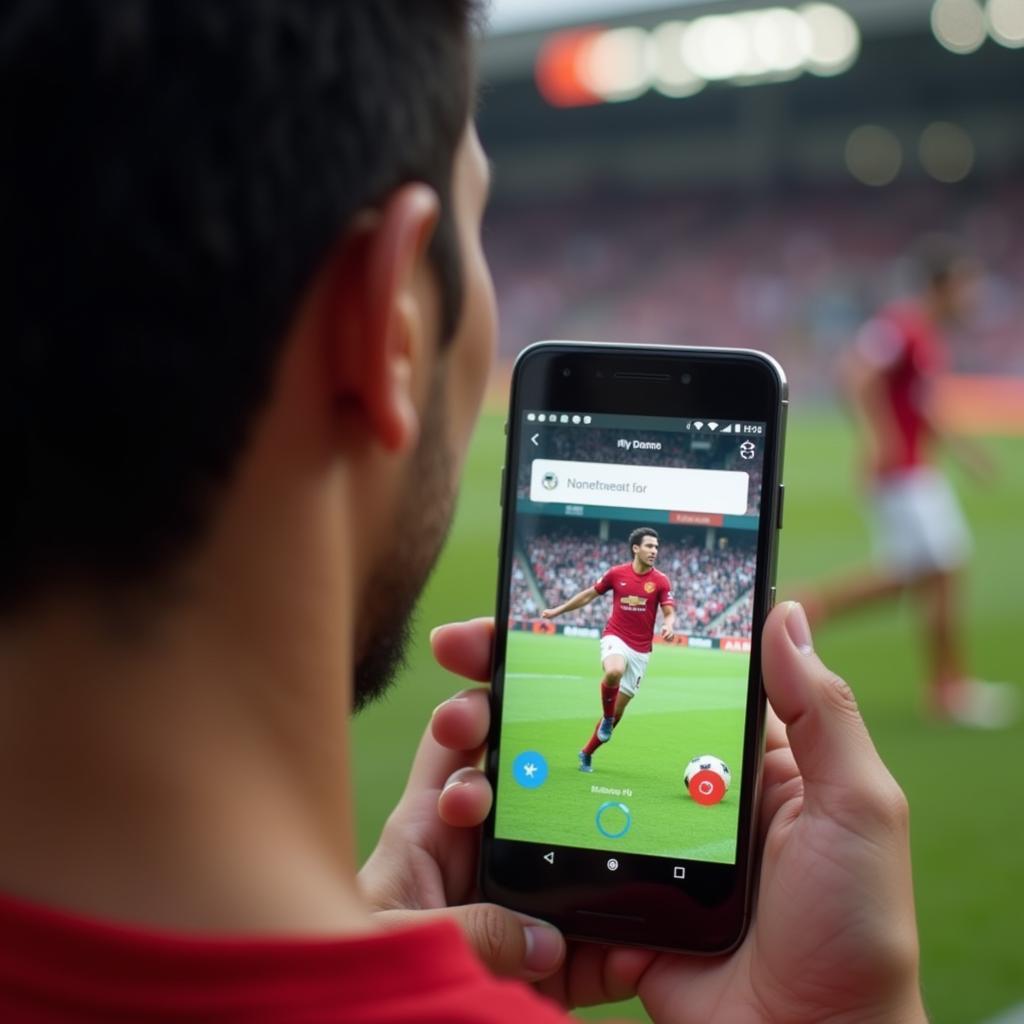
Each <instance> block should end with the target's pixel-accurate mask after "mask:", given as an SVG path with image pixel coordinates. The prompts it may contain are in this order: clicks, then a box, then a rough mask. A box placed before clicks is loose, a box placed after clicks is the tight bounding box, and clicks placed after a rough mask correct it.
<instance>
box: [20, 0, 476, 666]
mask: <svg viewBox="0 0 1024 1024" xmlns="http://www.w3.org/2000/svg"><path fill="white" fill-rule="evenodd" d="M472 8H473V4H472V3H471V0H422V2H417V3H415V4H408V3H404V2H402V0H348V2H345V3H338V2H336V0H265V2H263V3H260V4H237V3H234V2H233V0H178V2H175V3H165V4H152V3H148V2H145V0H74V2H71V0H67V2H61V0H38V2H34V3H32V2H27V0H26V2H23V3H17V4H14V5H8V6H7V7H6V8H5V13H4V14H2V15H0V39H2V44H0V119H2V121H3V123H4V126H5V132H6V138H5V146H4V153H3V156H2V157H0V223H2V225H3V231H2V232H0V246H3V247H4V250H5V251H4V253H3V256H4V259H3V263H4V266H5V268H6V270H5V273H4V275H2V277H0V281H2V283H0V297H2V305H3V309H4V310H5V314H6V323H5V325H4V327H5V329H4V334H3V340H2V341H0V352H2V362H3V366H2V372H0V439H2V440H0V458H2V460H3V464H4V466H5V474H6V478H7V483H8V493H9V494H13V496H14V497H13V500H11V499H9V500H8V501H7V502H5V503H4V507H3V511H2V512H0V610H2V611H5V612H10V611H13V610H17V609H23V608H25V607H27V606H29V605H30V604H31V603H32V602H33V601H34V600H37V599H40V598H45V597H46V596H47V595H49V594H50V593H53V592H55V591H61V590H65V589H68V590H76V591H80V590H83V589H84V590H86V591H89V592H93V593H95V594H96V595H98V596H100V597H104V596H106V595H115V596H116V595H119V594H124V593H126V592H134V591H138V590H142V591H146V590H147V589H152V588H154V587H155V585H156V584H158V583H160V582H161V581H165V580H166V579H167V578H168V577H169V576H173V573H174V571H175V569H176V567H177V566H179V565H180V564H181V563H182V561H184V560H187V558H188V556H189V554H190V552H192V551H194V550H195V549H196V548H197V547H198V546H200V545H201V544H202V542H203V540H204V537H206V536H207V535H208V533H209V531H210V529H211V526H212V524H213V522H214V521H215V520H216V518H217V513H218V510H219V506H220V502H221V500H222V498H223V495H224V494H225V493H226V492H227V491H229V490H230V488H231V487H232V485H233V483H234V481H235V479H236V477H237V475H238V473H239V466H240V464H241V462H242V460H243V456H244V455H245V452H246V450H247V446H248V445H249V444H250V442H251V439H252V436H253V433H254V431H255V429H256V425H257V423H258V422H259V420H260V418H261V416H262V415H263V414H264V413H265V410H266V409H267V407H268V406H269V405H271V404H272V403H273V402H274V401H275V388H276V387H277V377H278V374H279V372H280V368H281V365H282V361H283V359H284V356H285V353H286V349H287V347H288V343H289V339H290V338H291V337H292V336H293V334H294V332H295V329H296V321H297V319H298V318H300V317H301V316H302V315H303V313H304V310H306V309H307V307H309V306H310V303H309V302H308V298H309V296H310V294H311V293H313V292H316V294H317V295H318V296H319V298H318V299H317V302H316V304H315V305H316V317H317V318H318V319H317V320H316V323H315V324H314V325H313V328H314V330H315V331H317V332H319V335H324V336H327V335H330V337H327V340H326V341H325V342H324V346H323V347H324V349H325V351H326V350H329V352H328V356H327V360H326V361H325V367H324V368H325V371H326V377H328V378H330V379H329V380H328V382H327V385H326V386H329V387H331V388H333V389H334V395H333V398H334V400H335V402H336V407H337V410H338V424H339V435H341V436H339V440H338V448H339V451H343V450H344V449H345V446H346V444H348V439H349V438H351V437H353V436H354V435H356V434H358V433H359V432H360V431H362V432H363V434H360V436H363V435H364V434H365V438H366V439H368V442H369V443H370V444H371V445H372V446H375V447H376V448H379V449H380V450H381V451H383V452H397V453H399V454H400V455H401V456H402V458H400V459H399V460H398V461H399V463H400V467H399V468H400V469H401V473H400V474H399V475H400V476H401V477H402V479H403V480H404V483H401V481H400V485H396V494H398V497H397V498H396V500H395V501H394V502H392V505H393V506H394V507H393V508H392V509H391V515H390V517H391V518H393V519H394V520H395V521H396V522H401V523H402V531H401V532H402V533H403V534H404V535H406V536H408V537H409V541H408V547H409V550H408V551H406V552H402V553H398V554H397V556H396V554H395V553H393V555H392V558H393V560H394V561H398V562H400V564H401V569H402V572H401V576H400V578H396V579H389V578H386V577H385V578H383V579H379V580H378V588H377V590H378V592H379V593H381V594H382V595H383V594H386V593H387V591H388V590H389V589H390V590H392V591H394V590H395V588H396V587H397V588H398V590H399V591H401V592H396V593H393V594H392V595H391V596H392V600H390V601H388V602H387V605H388V613H387V616H386V621H387V622H388V623H391V624H398V625H400V623H399V622H398V620H399V618H400V617H401V616H400V615H396V614H395V613H396V610H397V611H398V612H402V611H403V610H404V611H405V612H407V610H408V607H411V604H412V600H413V599H414V597H415V593H416V592H418V589H419V587H420V586H421V585H422V581H423V578H425V576H426V573H427V572H428V571H429V567H430V565H431V564H432V562H433V559H434V557H435V555H436V552H437V549H438V547H439V546H440V543H441V540H442V538H443V535H444V530H445V528H446V525H447V519H448V516H449V514H450V507H451V496H452V492H453V489H454V479H453V477H454V474H455V472H456V471H457V468H458V465H459V463H460V461H461V449H462V447H463V446H464V444H465V440H464V438H465V435H466V434H467V433H468V429H469V425H470V423H471V421H472V419H473V417H474V416H475V411H476V405H477V402H478V399H479V389H480V387H481V381H482V376H483V373H484V371H485V369H486V365H487V363H488V361H489V356H490V347H491V343H492V335H493V331H494V326H493V311H492V309H491V301H492V300H491V293H490V280H489V277H488V275H487V270H486V264H485V262H484V260H483V256H482V254H481V252H480V248H479V239H478V237H477V232H478V228H479V217H480V213H481V209H482V203H483V193H484V190H485V188H484V178H485V177H486V171H485V166H484V163H483V158H482V154H481V152H480V150H479V145H478V143H477V142H476V139H475V135H474V134H473V133H472V130H471V128H469V127H468V117H469V113H470V106H471V97H472V59H471V38H470V37H471V20H472V14H473V10H472ZM425 267H426V268H429V274H426V273H425V272H424V269H423V268H425ZM428 278H429V279H428ZM325 311H326V312H325ZM332 312H333V316H334V321H331V320H330V318H329V317H328V313H332ZM410 324H413V325H415V327H410ZM332 332H333V334H332ZM396 353H397V354H396ZM407 357H408V358H407ZM406 367H412V369H409V370H408V371H407V369H406ZM332 375H333V376H332ZM424 376H429V378H430V381H429V388H430V391H429V395H428V396H426V397H424V398H420V399H417V400H416V401H414V400H413V399H415V398H416V396H415V395H414V396H413V398H409V397H408V394H407V393H411V391H412V390H413V388H412V385H411V384H410V382H409V381H410V379H412V378H415V379H416V380H418V379H419V377H424ZM407 378H409V379H407ZM410 409H411V411H410ZM348 426H352V429H351V430H349V429H347V427H348ZM396 472H397V471H396ZM387 525H390V524H387ZM410 527H412V528H410ZM397 576H398V573H397V570H396V577H397ZM382 600H383V598H382ZM374 618H376V620H377V621H376V622H375V621H373V620H374ZM384 618H385V616H384V613H383V612H381V611H380V610H379V609H375V608H373V607H371V608H370V609H369V610H368V611H367V613H366V614H362V613H361V614H360V616H359V620H360V621H359V623H358V626H357V632H356V635H357V641H358V647H357V653H358V654H366V653H367V652H369V651H371V650H373V651H377V652H378V654H379V652H380V651H381V650H384V649H385V648H387V647H388V644H386V643H380V642H378V634H379V633H380V632H381V630H380V625H381V620H383V619H384ZM389 631H390V632H391V633H395V632H396V629H394V628H392V629H390V630H389ZM401 632H402V630H401V629H397V633H398V634H401ZM393 660H394V657H393V656H392V658H391V661H393Z"/></svg>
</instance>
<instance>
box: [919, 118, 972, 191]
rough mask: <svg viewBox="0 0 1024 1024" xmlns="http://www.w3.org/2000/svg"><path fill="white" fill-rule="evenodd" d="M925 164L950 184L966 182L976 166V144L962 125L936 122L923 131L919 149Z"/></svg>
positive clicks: (935, 176) (932, 174)
mask: <svg viewBox="0 0 1024 1024" xmlns="http://www.w3.org/2000/svg"><path fill="white" fill-rule="evenodd" d="M917 153H918V157H919V158H920V160H921V166H922V167H923V168H924V169H925V170H926V171H927V172H928V173H929V174H930V175H931V176H932V177H933V178H934V179H935V180H936V181H942V182H945V183H947V184H952V183H954V182H957V181H963V179H964V178H966V177H967V175H968V174H970V173H971V168H972V167H973V166H974V143H973V142H972V141H971V137H970V135H968V134H967V132H966V131H965V130H964V129H963V128H961V127H960V125H958V124H953V123H951V122H949V121H933V122H932V123H931V124H930V125H928V127H927V128H925V130H924V131H923V132H922V133H921V139H920V141H919V143H918V148H917Z"/></svg>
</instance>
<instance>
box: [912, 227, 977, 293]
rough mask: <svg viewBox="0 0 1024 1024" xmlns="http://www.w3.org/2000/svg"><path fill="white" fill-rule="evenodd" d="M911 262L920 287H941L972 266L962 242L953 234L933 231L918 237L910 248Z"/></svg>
mask: <svg viewBox="0 0 1024 1024" xmlns="http://www.w3.org/2000/svg"><path fill="white" fill-rule="evenodd" d="M910 257H911V262H912V264H913V269H914V273H915V274H916V277H917V281H918V284H919V286H920V287H922V288H942V287H943V286H944V285H945V284H946V283H947V282H948V281H949V280H950V279H951V278H953V277H954V276H956V274H957V273H958V272H960V271H963V270H969V269H970V268H971V267H972V266H973V261H972V259H971V256H970V255H969V253H968V252H967V249H966V248H965V247H964V244H963V242H961V241H960V240H959V239H958V238H956V237H954V236H953V235H946V234H941V233H934V234H929V235H925V236H924V237H922V238H919V239H918V240H917V241H916V242H915V243H914V246H913V248H912V250H911V254H910Z"/></svg>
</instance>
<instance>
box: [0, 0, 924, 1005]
mask: <svg viewBox="0 0 1024 1024" xmlns="http://www.w3.org/2000/svg"><path fill="white" fill-rule="evenodd" d="M471 14H472V11H471V10H470V8H469V6H468V4H467V3H465V2H461V0H421V2H418V3H416V4H408V3H402V2H400V0H349V2H346V3H335V2H328V0H263V2H261V3H260V4H239V3H237V2H235V0H179V2H175V3H161V4H157V3H141V2H135V0H121V2H116V3H115V2H111V0H66V2H63V3H61V2H59V0H45V2H44V0H40V2H31V0H25V2H21V3H17V4H8V5H5V6H4V7H3V8H2V9H0V40H2V46H0V86H2V87H0V110H2V115H3V123H4V126H5V132H6V136H5V146H4V149H3V153H2V155H0V215H2V223H3V225H4V230H3V232H0V246H3V254H4V257H5V259H4V267H5V273H4V275H0V289H2V297H3V303H2V306H0V308H2V309H3V310H4V315H5V317H6V323H5V325H4V331H3V333H2V334H0V358H2V366H3V372H2V373H0V445H2V459H3V465H4V468H5V472H6V475H7V483H8V484H9V485H10V486H9V487H8V493H9V495H10V496H11V497H10V498H9V500H8V501H7V502H6V503H5V504H4V507H3V512H2V513H0V515H2V516H3V519H2V524H0V525H2V529H0V706H2V714H0V817H2V820H3V822H4V840H3V842H2V843H0V891H2V893H3V895H2V896H0V1019H3V1020H5V1021H8V1020H9V1021H18V1022H55V1021H79V1020H110V1019H118V1020H132V1021H146V1020H161V1021H177V1020H182V1021H189V1020H191V1021H199V1020H204V1021H208V1020H214V1019H215V1020H218V1021H232V1022H248V1021H257V1020H258V1021H261V1022H264V1024H268V1022H275V1021H282V1022H284V1021H290V1022H291V1021H312V1020H316V1021H319V1022H330V1021H347V1022H355V1024H367V1022H370V1021H373V1022H375V1024H379V1022H384V1021H432V1022H439V1021H445V1022H466V1024H468V1022H474V1024H484V1022H493V1024H499V1022H504V1021H521V1020H529V1021H532V1022H538V1024H544V1022H546V1021H555V1020H564V1018H563V1016H562V1015H561V1011H558V1010H556V1009H554V1008H553V1007H552V1006H551V1004H550V1003H545V1002H544V1001H542V1000H540V999H538V998H537V997H536V996H535V995H534V994H532V993H531V992H529V991H528V990H527V989H526V988H525V987H522V986H520V985H518V984H513V983H511V982H498V981H497V980H495V979H494V978H493V977H492V976H491V975H490V974H488V973H487V972H485V971H484V969H483V968H482V966H481V965H480V964H479V963H478V962H477V960H475V959H474V957H473V956H472V955H471V952H470V947H469V945H467V943H466V939H465V938H464V937H463V935H461V934H460V933H459V931H458V930H457V929H456V927H455V924H454V923H453V922H458V923H459V924H460V925H461V926H462V928H463V930H464V933H465V935H466V936H467V937H469V939H470V940H471V942H472V943H473V945H474V947H475V948H476V950H477V951H478V953H479V955H480V956H482V957H483V958H484V959H485V960H486V961H487V962H488V963H489V964H490V965H491V966H492V968H494V969H495V970H496V971H499V972H501V973H504V974H506V975H515V976H516V977H519V978H526V979H537V978H541V977H544V978H545V981H544V984H545V986H547V988H546V991H548V992H549V993H551V994H553V995H556V996H558V997H559V998H560V999H561V1000H562V1001H563V1002H564V1003H580V1002H594V1001H602V1000H607V999H612V998H621V997H623V996H626V995H628V994H631V993H633V992H636V991H640V993H641V994H642V995H643V997H644V999H645V1000H646V1001H647V1003H648V1006H649V1007H650V1008H651V1011H652V1013H653V1014H654V1016H655V1018H656V1019H658V1020H659V1021H660V1022H664V1024H683V1022H685V1021H688V1020H694V1019H702V1020H713V1019H720V1020H739V1019H753V1018H754V1016H755V1015H758V1016H760V1017H763V1018H765V1019H769V1018H771V1019H787V1020H825V1019H829V1018H831V1017H834V1018H835V1019H839V1018H840V1017H842V1018H843V1019H858V1020H869V1019H872V1020H897V1019H899V1020H915V1021H918V1020H923V1014H922V1013H921V1010H920V996H919V992H918V986H917V938H916V931H915V927H914V915H913V900H912V895H911V887H910V878H909V854H908V844H907V826H906V820H905V817H906V805H905V801H904V800H903V798H902V794H901V793H900V792H899V789H898V787H897V786H896V784H895V783H894V782H893V780H892V778H891V777H890V776H889V775H888V773H887V772H886V770H885V768H884V766H883V765H882V764H881V762H880V761H879V760H878V757H877V755H876V754H875V752H874V749H873V747H872V746H871V744H870V741H869V739H868V737H867V734H866V732H865V730H864V727H863V723H862V722H861V720H860V717H859V715H858V714H857V713H856V710H855V708H854V706H853V705H852V703H851V701H850V695H849V691H848V690H847V689H845V688H844V687H842V686H839V685H838V684H837V683H836V681H835V680H834V678H833V677H832V676H831V675H830V674H829V673H828V671H827V670H826V669H825V668H824V666H822V665H821V663H820V662H819V661H818V660H817V659H816V658H815V656H814V655H813V653H812V652H811V651H810V646H809V643H810V638H809V633H808V632H807V630H806V621H805V620H804V619H803V615H802V612H800V611H799V609H798V608H797V607H796V606H791V607H790V606H787V607H785V608H782V607H780V608H779V609H776V612H775V614H774V616H773V618H772V619H771V621H770V622H769V624H768V627H767V628H766V632H765V639H764V652H765V682H766V686H767V687H768V690H769V693H770V695H771V697H772V700H773V702H774V703H775V706H776V708H777V710H778V711H779V714H780V716H781V718H782V719H783V720H784V721H786V722H788V723H789V731H790V739H791V740H792V752H791V751H790V748H789V746H788V745H787V743H786V742H785V739H784V737H783V736H782V734H781V731H780V728H777V729H776V730H775V731H774V733H773V734H772V737H771V738H770V745H771V753H769V755H768V764H767V767H766V775H765V785H764V787H763V790H764V803H763V806H762V821H763V823H764V827H765V829H766V842H765V857H764V868H763V871H762V882H761V891H762V897H761V899H762V904H761V907H762V913H761V914H760V915H759V917H758V921H757V923H756V924H755V926H754V929H753V930H752V931H751V933H750V937H749V938H748V940H747V941H746V942H745V943H744V945H743V946H742V947H741V949H740V950H738V951H737V952H736V953H735V954H733V955H732V956H731V957H729V958H725V959H719V960H716V961H700V962H697V961H693V960H689V959H686V958H677V957H659V956H655V955H654V954H648V953H645V952H642V951H634V950H626V949H620V950H614V951H609V950H605V949H603V948H601V947H596V946H586V947H571V948H570V949H569V950H568V952H567V951H566V947H565V945H564V943H563V941H562V939H561V937H560V936H559V935H558V934H557V932H555V931H554V930H553V929H551V928H549V927H547V926H545V925H544V924H543V923H542V922H539V921H533V920H531V919H524V918H522V917H520V916H518V915H514V914H512V913H510V912H508V911H505V910H502V909H501V908H497V907H488V906H482V905H478V904H474V903H473V902H472V899H473V877H474V863H475V859H474V858H475V849H476V843H477V836H476V831H475V829H476V826H477V825H478V824H479V823H480V821H482V820H483V817H484V816H485V815H486V813H487V807H488V804H489V799H490V798H489V793H488V791H487V788H486V783H485V781H484V780H483V779H482V777H481V776H480V775H479V774H478V773H477V772H476V770H475V768H474V765H475V763H476V761H477V759H478V753H479V747H480V743H481V742H482V736H483V733H482V732H481V729H483V730H486V728H487V708H486V701H484V700H482V694H481V693H480V692H479V691H478V692H474V693H470V694H466V695H460V696H459V697H457V698H456V699H454V700H452V701H450V702H448V703H446V704H445V705H443V706H442V707H441V708H440V709H438V711H437V712H436V714H435V716H434V720H433V723H432V730H431V731H430V732H428V733H427V734H426V735H425V736H424V739H423V742H422V744H421V746H420V750H419V752H418V754H417V757H416V760H415V762H414V765H413V768H412V772H411V774H410V778H409V784H408V787H407V789H406V792H405V794H404V796H403V798H402V801H401V802H400V803H399V805H398V806H397V807H396V808H395V811H394V813H393V815H392V816H391V818H390V820H389V822H388V825H387V827H386V828H385V830H384V833H383V834H382V836H381V840H380V843H379V845H378V847H377V849H376V851H375V852H374V854H373V856H372V857H371V859H370V861H369V862H368V863H367V864H366V865H365V866H364V868H363V871H362V872H361V873H360V874H359V876H358V877H357V874H356V870H355V863H354V854H353V822H352V806H351V805H352V795H351V792H350V778H351V776H350V767H349V759H348V751H349V732H348V714H349V712H350V710H351V709H352V708H353V706H359V705H361V704H363V703H365V702H366V701H367V700H370V699H372V697H373V696H374V695H375V694H377V693H379V692H380V691H381V690H382V689H383V687H384V686H385V685H386V684H387V681H388V679H389V677H390V674H391V669H392V668H393V666H394V665H395V663H396V661H397V660H398V659H399V658H400V654H401V649H402V644H403V640H404V636H405V633H406V624H407V619H408V611H409V609H410V607H411V606H412V603H413V601H414V599H415V597H416V594H417V593H418V590H419V588H420V586H421V584H422V581H423V579H424V578H425V577H426V575H427V573H428V572H429V568H430V565H431V563H432V561H433V558H434V556H435V555H436V552H437V549H438V547H439V546H440V543H441V538H442V536H443V534H444V531H445V528H446V526H447V522H448V518H449V515H450V508H451V501H452V496H453V493H454V490H455V484H456V479H457V476H458V471H459V468H460V466H461V463H462V459H463V457H464V454H465V449H466V445H467V439H468V436H469V432H470V429H471V426H472V423H473V420H474V417H475V414H476V411H477V406H478V404H479V401H480V396H481V392H482V389H483V385H484V381H485V378H486V375H487V370H488V365H489V362H490V358H491V354H492V350H493V346H494V335H495V325H494V314H493V301H492V296H491V289H490V281H489V277H488V273H487V267H486V263H485V261H484V258H483V255H482V253H481V250H480V243H479V233H478V231H479V224H480V215H481V211H482V208H483V205H484V198H485V191H486V177H487V169H486V163H485V161H484V158H483V155H482V152H481V150H480V147H479V144H478V142H477V140H476V136H475V134H474V132H473V128H472V124H471V122H470V121H469V110H470V105H471V103H470V100H471V91H472V90H471V75H470V64H471V61H470V39H469V26H470V17H471ZM368 523H369V524H373V526H374V527H375V528H379V529H380V530H381V532H382V533H383V534H385V535H387V536H389V537H393V538H399V539H400V540H401V542H402V544H403V548H402V550H401V551H397V552H396V551H394V550H392V551H391V552H390V556H391V557H389V558H388V559H387V560H385V561H384V562H382V561H381V559H380V558H379V557H378V552H377V550H376V549H375V548H374V546H373V545H368V544H354V543H353V542H352V538H353V537H354V536H357V535H360V531H362V532H365V530H366V524H368ZM434 642H435V645H436V650H437V654H438V657H439V658H440V659H441V660H442V661H444V663H445V664H447V665H449V666H450V667H452V668H454V669H457V670H459V671H462V672H463V673H466V674H469V675H470V676H473V677H479V676H480V675H482V674H486V673H487V672H488V671H489V664H488V662H489V644H490V626H489V625H488V624H487V623H481V622H477V623H468V624H463V625H460V626H454V627H448V628H446V629H443V630H441V631H439V632H438V633H437V634H436V635H435V640H434ZM797 765H799V768H798V767H797ZM804 808H806V811H805V810H804ZM809 858H814V859H815V860H817V861H820V862H819V863H816V865H815V868H814V870H813V871H812V870H808V867H809V865H808V859H809ZM449 907H450V908H451V909H447V908H449ZM826 938H827V941H825V939H826ZM823 1006H824V1007H827V1011H828V1012H827V1013H826V1012H824V1011H823V1010H822V1007H823ZM712 1008H714V1009H713V1010H712Z"/></svg>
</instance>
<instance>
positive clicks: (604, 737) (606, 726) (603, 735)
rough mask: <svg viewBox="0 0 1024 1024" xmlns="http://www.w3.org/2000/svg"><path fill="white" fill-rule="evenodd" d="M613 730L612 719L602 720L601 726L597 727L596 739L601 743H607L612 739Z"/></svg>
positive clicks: (613, 723)
mask: <svg viewBox="0 0 1024 1024" xmlns="http://www.w3.org/2000/svg"><path fill="white" fill-rule="evenodd" d="M614 728H615V719H614V718H602V719H601V724H600V725H599V726H598V727H597V738H598V739H599V740H600V741H601V742H602V743H607V742H608V741H609V740H610V739H611V738H612V729H614Z"/></svg>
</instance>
